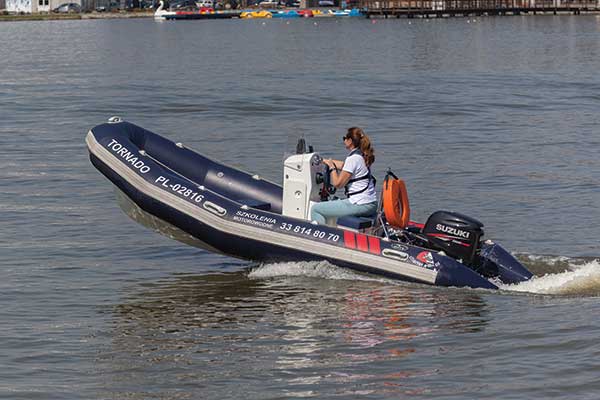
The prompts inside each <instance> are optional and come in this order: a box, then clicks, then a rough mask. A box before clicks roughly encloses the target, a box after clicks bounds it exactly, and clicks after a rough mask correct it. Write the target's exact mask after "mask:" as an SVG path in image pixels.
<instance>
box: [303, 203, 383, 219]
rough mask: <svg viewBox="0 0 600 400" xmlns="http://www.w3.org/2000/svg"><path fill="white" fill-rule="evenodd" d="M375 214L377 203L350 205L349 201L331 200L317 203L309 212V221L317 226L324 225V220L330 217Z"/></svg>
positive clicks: (368, 215)
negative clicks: (315, 222)
mask: <svg viewBox="0 0 600 400" xmlns="http://www.w3.org/2000/svg"><path fill="white" fill-rule="evenodd" d="M376 213H377V202H376V201H374V202H372V203H367V204H352V203H350V200H348V199H344V200H332V201H324V202H322V203H317V204H315V205H314V206H313V208H312V210H310V219H311V221H317V222H318V223H319V224H325V222H326V219H327V218H330V217H332V218H333V217H335V218H338V217H345V216H347V215H353V216H356V217H370V216H374V215H375V214H376Z"/></svg>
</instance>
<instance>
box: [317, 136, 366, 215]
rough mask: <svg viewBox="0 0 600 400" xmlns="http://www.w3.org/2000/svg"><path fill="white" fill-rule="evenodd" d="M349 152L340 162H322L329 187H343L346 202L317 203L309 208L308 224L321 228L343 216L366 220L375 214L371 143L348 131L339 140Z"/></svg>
mask: <svg viewBox="0 0 600 400" xmlns="http://www.w3.org/2000/svg"><path fill="white" fill-rule="evenodd" d="M342 140H343V142H344V146H345V147H346V149H347V150H348V151H349V153H348V155H347V156H346V159H345V160H344V161H340V160H331V159H328V160H324V163H325V164H327V165H328V166H329V168H330V170H331V172H330V173H331V184H332V185H333V186H335V187H336V188H342V187H344V189H345V193H346V199H343V200H332V201H325V202H321V203H317V204H315V205H314V206H313V207H312V210H311V220H313V221H317V222H318V223H319V224H325V223H326V222H327V219H330V218H331V219H333V218H336V219H337V218H339V217H344V216H349V215H352V216H357V217H367V216H372V215H375V213H376V212H377V193H376V192H375V183H376V181H375V178H373V176H372V175H371V165H372V164H373V162H374V161H375V155H374V151H373V147H372V146H371V140H370V139H369V137H368V136H367V135H366V134H365V133H364V132H363V130H362V129H361V128H357V127H352V128H348V132H347V133H346V135H345V136H343V138H342Z"/></svg>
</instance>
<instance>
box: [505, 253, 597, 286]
mask: <svg viewBox="0 0 600 400" xmlns="http://www.w3.org/2000/svg"><path fill="white" fill-rule="evenodd" d="M529 258H530V260H531V261H533V262H540V261H543V264H546V265H547V266H548V269H556V268H557V266H562V268H564V269H563V270H562V271H560V272H558V271H556V272H554V271H553V272H549V273H548V272H546V273H545V274H544V275H539V274H537V275H536V276H534V277H533V278H532V279H531V280H529V281H527V282H521V283H519V284H515V285H499V286H500V289H502V290H507V291H512V292H526V293H538V294H555V295H570V296H600V260H598V259H595V260H590V259H588V260H582V259H569V258H566V257H555V258H542V257H533V256H530V257H529Z"/></svg>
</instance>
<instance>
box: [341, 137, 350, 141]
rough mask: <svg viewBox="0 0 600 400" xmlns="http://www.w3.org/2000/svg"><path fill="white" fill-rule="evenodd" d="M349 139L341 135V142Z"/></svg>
mask: <svg viewBox="0 0 600 400" xmlns="http://www.w3.org/2000/svg"><path fill="white" fill-rule="evenodd" d="M348 139H350V138H349V137H346V136H342V142H345V141H346V140H348Z"/></svg>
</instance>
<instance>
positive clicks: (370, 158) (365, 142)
mask: <svg viewBox="0 0 600 400" xmlns="http://www.w3.org/2000/svg"><path fill="white" fill-rule="evenodd" d="M346 137H347V138H349V139H352V144H353V145H354V147H356V148H358V149H360V151H361V152H362V155H363V158H364V159H365V164H367V168H370V167H371V165H372V164H373V163H374V162H375V152H374V150H373V146H371V139H369V136H367V134H366V133H365V132H363V130H362V129H360V128H357V127H352V128H348V133H347V134H346Z"/></svg>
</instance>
